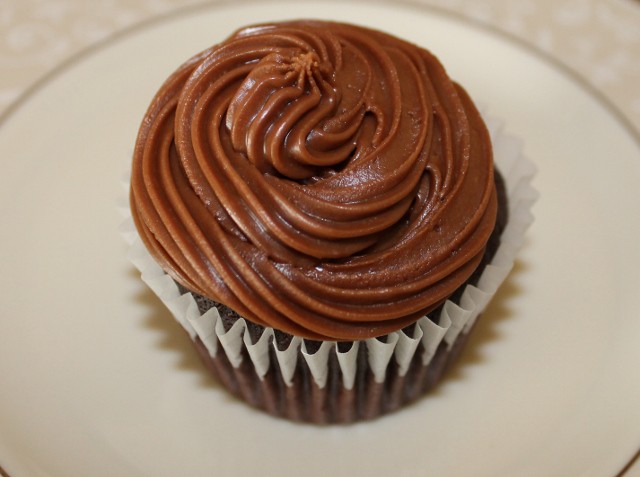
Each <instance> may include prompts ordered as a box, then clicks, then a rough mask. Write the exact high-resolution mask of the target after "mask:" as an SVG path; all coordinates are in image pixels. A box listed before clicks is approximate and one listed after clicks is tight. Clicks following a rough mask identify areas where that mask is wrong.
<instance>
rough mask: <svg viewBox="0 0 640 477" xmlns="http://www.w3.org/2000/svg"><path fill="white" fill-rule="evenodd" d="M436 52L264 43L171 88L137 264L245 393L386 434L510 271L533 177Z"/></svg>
mask: <svg viewBox="0 0 640 477" xmlns="http://www.w3.org/2000/svg"><path fill="white" fill-rule="evenodd" d="M495 136H496V137H495V138H494V148H495V149H496V156H498V152H499V151H498V145H499V149H500V152H501V155H502V156H503V161H504V165H503V166H504V169H503V168H502V165H501V167H499V168H496V167H494V154H493V150H494V148H492V142H491V138H490V134H489V131H488V129H487V126H486V125H485V122H484V121H483V119H482V117H481V115H480V113H479V112H478V110H477V109H476V107H475V105H474V103H473V102H472V100H471V99H470V98H469V96H468V95H467V93H466V92H465V90H464V89H463V88H462V87H461V86H459V85H458V84H456V83H454V82H453V81H452V80H451V79H450V78H449V77H448V75H447V74H446V72H445V70H444V68H443V67H442V65H441V64H440V63H439V61H438V60H437V58H436V57H435V56H434V55H433V54H431V53H430V52H428V51H427V50H425V49H423V48H420V47H418V46H416V45H413V44H411V43H408V42H406V41H403V40H401V39H398V38H395V37H393V36H390V35H388V34H385V33H382V32H379V31H374V30H371V29H366V28H363V27H359V26H354V25H348V24H341V23H333V22H324V21H290V22H283V23H273V24H265V25H258V26H250V27H247V28H244V29H241V30H239V31H237V32H236V33H235V34H233V35H232V36H231V37H229V38H228V39H227V40H225V41H223V42H222V43H219V44H217V45H215V46H213V47H211V48H209V49H207V50H206V51H204V52H202V53H200V54H198V55H196V56H194V57H193V58H191V59H190V60H188V61H187V62H186V63H184V64H183V65H182V66H181V67H179V68H178V70H177V71H176V72H175V73H173V74H172V75H171V76H170V77H169V78H168V79H167V80H166V82H165V83H164V84H163V85H162V87H161V88H160V90H159V91H158V92H157V94H156V96H155V97H154V99H153V101H152V102H151V105H150V107H149V109H148V111H147V113H146V115H145V117H144V118H143V120H142V125H141V127H140V131H139V133H138V138H137V143H136V147H135V151H134V157H133V165H132V174H131V184H130V206H131V216H132V219H133V223H134V224H135V234H136V235H137V236H136V237H135V239H134V240H133V252H132V257H133V261H134V263H135V264H136V265H137V266H138V267H139V268H140V269H141V271H142V275H143V279H144V280H145V281H146V282H147V283H148V284H149V285H150V286H151V287H152V289H154V291H156V293H157V294H158V296H159V297H160V298H161V300H162V301H163V302H164V303H165V304H166V305H167V306H168V307H169V309H170V310H171V311H172V313H173V315H174V316H175V318H176V319H177V320H178V321H179V322H180V323H181V324H182V325H183V327H184V328H185V330H186V331H187V332H188V333H189V335H190V337H191V338H192V340H193V342H194V345H195V346H196V348H197V350H198V352H199V354H200V356H201V357H202V359H203V362H204V364H205V365H206V366H207V367H208V368H209V369H210V370H211V372H212V373H213V374H214V375H215V376H216V377H217V378H218V380H219V381H220V382H221V383H223V384H224V385H225V386H226V387H227V388H228V389H229V391H230V392H232V393H233V394H235V395H237V396H238V397H240V398H241V399H243V400H245V401H246V402H247V403H249V404H250V405H252V406H254V407H257V408H259V409H263V410H265V411H267V412H269V413H270V414H273V415H275V416H280V417H285V418H288V419H292V420H297V421H307V422H315V423H335V422H353V421H358V420H364V419H372V418H375V417H377V416H380V415H382V414H385V413H388V412H390V411H393V410H396V409H398V408H400V407H402V406H404V405H406V404H407V403H409V402H412V401H414V400H415V399H417V398H419V397H420V396H422V395H423V394H425V393H426V391H428V390H429V389H430V388H432V387H433V386H434V385H435V384H436V383H437V382H438V380H439V379H440V377H441V376H442V374H443V372H444V370H445V369H446V368H447V366H448V365H449V364H450V363H451V362H452V361H453V360H454V359H455V357H456V355H457V354H458V353H459V351H460V349H461V347H462V345H463V344H464V342H465V340H466V338H467V336H468V334H469V331H470V330H471V328H472V326H473V324H474V322H475V320H476V318H477V316H478V315H479V314H480V312H481V311H482V310H483V309H484V307H485V306H486V304H487V302H488V301H489V300H490V298H491V296H492V295H493V294H494V292H495V291H496V289H497V287H498V286H499V284H500V283H501V282H502V280H503V279H504V278H505V277H506V275H507V273H508V271H509V270H510V268H511V266H512V264H513V259H514V256H515V252H516V250H517V248H518V246H519V245H520V243H521V237H522V234H523V233H524V230H525V229H526V227H527V225H528V224H529V223H530V221H531V218H530V215H529V214H528V207H529V206H530V205H531V202H532V200H533V198H534V195H533V193H532V192H531V189H530V187H529V186H528V180H527V179H528V178H529V177H530V176H531V174H532V172H533V171H532V169H531V167H530V165H529V164H528V163H527V162H524V161H523V160H522V158H521V157H520V155H519V153H518V148H517V144H516V143H515V142H514V140H512V139H510V138H507V137H505V136H502V135H499V134H495Z"/></svg>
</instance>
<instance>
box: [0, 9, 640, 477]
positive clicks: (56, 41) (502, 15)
mask: <svg viewBox="0 0 640 477" xmlns="http://www.w3.org/2000/svg"><path fill="white" fill-rule="evenodd" d="M390 1H391V0H390ZM403 1H414V2H420V1H421V2H423V3H426V4H429V5H433V6H435V7H437V8H439V9H442V10H447V11H451V12H454V13H455V14H456V15H461V16H463V17H466V18H470V19H472V20H473V21H475V22H479V23H482V24H485V25H487V26H489V27H492V28H495V29H497V30H500V31H502V32H505V33H507V34H509V35H511V36H514V37H516V38H518V39H520V40H521V41H524V42H525V43H528V44H529V45H531V46H533V47H535V48H537V49H539V50H541V51H542V52H544V53H546V54H547V55H548V56H550V57H552V58H554V59H555V60H556V61H558V62H560V63H562V64H563V65H565V66H566V67H568V68H569V69H570V70H572V71H573V72H574V73H575V74H576V75H577V76H578V77H579V78H580V79H581V80H582V81H583V82H585V83H587V84H588V85H589V86H590V87H591V89H592V90H595V91H596V92H597V93H598V94H600V95H601V96H602V97H603V98H604V99H605V100H606V101H608V102H609V103H610V105H612V106H613V107H614V109H616V110H617V111H618V113H619V114H620V116H621V117H622V118H623V120H624V121H626V122H627V123H628V125H629V126H630V127H631V128H633V129H635V130H636V131H637V132H638V133H639V134H640V1H638V0H516V1H514V0H403ZM197 3H202V2H201V1H199V0H94V1H91V2H87V1H85V0H0V115H2V113H3V112H4V111H5V110H6V109H7V108H8V107H9V105H10V104H11V103H12V102H13V101H14V100H16V98H18V97H19V96H20V95H21V94H22V93H23V92H24V91H25V90H26V89H28V88H29V87H30V86H31V85H33V84H34V83H36V82H37V80H38V79H39V78H41V77H43V76H44V75H46V73H47V72H48V71H51V70H52V69H53V68H55V67H56V66H57V65H59V64H60V63H61V62H63V61H64V60H65V59H67V58H70V57H72V56H74V55H75V54H76V53H78V52H79V51H81V50H83V49H84V48H86V47H88V46H90V45H92V44H95V43H97V42H99V41H101V40H103V39H105V38H107V37H109V36H110V35H112V34H113V33H114V32H117V31H119V30H122V29H124V28H127V27H129V26H132V25H135V24H136V23H139V22H141V21H143V20H145V19H148V18H151V17H153V16H155V15H159V14H163V13H169V12H172V11H175V10H178V9H180V8H184V7H186V6H189V5H194V4H197ZM638 460H640V459H636V463H635V465H634V466H633V468H631V469H630V470H628V471H627V472H626V473H625V476H636V477H638V476H640V462H638ZM0 464H1V463H0ZM0 475H2V469H1V468H0Z"/></svg>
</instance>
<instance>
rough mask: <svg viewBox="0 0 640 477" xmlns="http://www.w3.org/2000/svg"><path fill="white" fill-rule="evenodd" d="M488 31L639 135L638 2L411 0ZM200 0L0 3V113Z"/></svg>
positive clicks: (12, 0) (27, 0)
mask: <svg viewBox="0 0 640 477" xmlns="http://www.w3.org/2000/svg"><path fill="white" fill-rule="evenodd" d="M414 1H422V2H424V3H427V4H431V5H434V6H437V7H438V8H441V9H444V10H449V11H453V12H455V13H456V14H459V15H462V16H464V17H468V18H471V19H473V20H475V21H478V22H481V23H483V24H486V25H489V26H491V27H494V28H496V29H498V30H501V31H503V32H507V33H508V34H510V35H514V36H516V37H518V38H519V39H521V40H523V41H525V42H526V43H529V44H531V45H533V46H535V47H537V48H539V49H540V50H542V51H543V52H545V53H547V54H549V55H550V56H552V57H553V58H555V59H557V60H559V61H560V62H562V63H563V64H565V65H566V66H568V67H569V68H570V69H572V70H573V71H574V72H576V73H577V74H578V75H579V76H580V77H581V78H583V79H584V81H586V82H588V83H589V84H590V85H591V86H593V87H594V88H595V89H597V90H598V91H600V92H601V93H602V94H603V95H604V96H605V97H606V98H607V99H608V100H609V101H610V102H611V103H613V105H615V106H616V108H617V109H619V111H620V112H621V113H622V114H623V115H624V117H625V118H626V119H627V120H628V121H629V122H630V123H632V124H633V126H634V127H635V129H636V130H639V131H640V86H639V85H640V2H639V1H638V0H542V1H540V0H516V1H513V0H414ZM196 3H202V2H201V0H95V1H91V2H86V1H83V0H2V1H0V112H1V111H2V110H3V109H4V108H6V107H7V106H8V105H9V104H10V103H11V102H12V101H13V100H15V98H17V97H18V96H19V95H20V94H21V93H22V91H24V90H25V88H27V87H28V86H29V85H30V84H32V83H33V82H34V81H36V80H37V79H38V78H39V77H41V76H42V75H43V74H45V73H46V72H47V71H49V70H51V69H52V68H54V67H55V66H56V65H58V64H59V63H60V62H62V61H63V60H64V59H65V58H69V57H71V56H73V55H74V54H76V53H77V52H78V51H80V50H82V49H83V48H86V47H87V46H88V45H91V44H93V43H96V42H98V41H100V40H102V39H104V38H106V37H108V36H109V35H111V34H112V33H113V32H116V31H118V30H121V29H123V28H126V27H128V26H130V25H134V24H136V23H138V22H140V21H142V20H144V19H147V18H150V17H152V16H154V15H158V14H161V13H167V12H171V11H174V10H177V9H180V8H184V7H185V6H188V5H193V4H196Z"/></svg>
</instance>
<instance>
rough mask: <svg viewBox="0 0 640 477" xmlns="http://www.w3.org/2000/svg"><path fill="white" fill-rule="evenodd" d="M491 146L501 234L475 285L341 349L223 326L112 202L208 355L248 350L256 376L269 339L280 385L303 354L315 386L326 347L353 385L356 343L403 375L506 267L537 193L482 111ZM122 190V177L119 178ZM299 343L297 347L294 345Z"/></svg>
mask: <svg viewBox="0 0 640 477" xmlns="http://www.w3.org/2000/svg"><path fill="white" fill-rule="evenodd" d="M487 126H488V128H489V131H490V134H491V137H492V140H493V149H494V158H495V163H496V167H497V168H498V170H499V171H500V173H501V174H502V176H503V178H504V179H505V185H506V188H507V196H508V206H509V220H508V223H507V226H506V228H505V230H504V231H503V234H502V237H501V243H500V246H499V248H498V250H497V252H496V254H495V256H494V258H493V260H492V261H491V263H490V264H488V265H487V266H486V268H485V270H484V272H483V273H482V275H481V277H480V279H479V281H478V283H477V285H476V286H473V285H468V286H467V287H466V288H465V290H464V292H463V294H462V296H461V298H460V300H459V303H458V304H456V303H453V302H452V301H447V302H446V303H445V305H444V307H443V308H442V312H441V313H440V316H439V317H434V318H429V317H426V316H425V317H423V318H421V319H420V320H418V322H417V326H415V327H414V330H413V334H412V335H411V336H409V335H407V334H405V332H403V331H397V332H393V333H390V334H389V335H387V338H386V340H385V341H384V342H383V341H380V340H378V339H375V338H372V339H367V340H362V341H356V342H354V343H353V346H351V348H350V349H349V350H348V351H344V352H343V351H341V350H340V349H339V348H338V346H337V343H336V342H332V341H325V342H323V343H322V344H321V346H320V348H319V349H317V350H315V352H313V353H311V352H309V350H308V349H307V347H306V344H305V341H304V340H303V339H301V338H299V337H294V338H293V339H292V340H291V342H290V344H289V346H288V347H287V348H286V349H284V350H280V349H278V346H277V345H276V340H275V337H274V330H273V329H271V328H266V329H265V331H264V332H263V333H262V335H261V336H260V338H259V339H258V341H257V342H256V343H252V342H251V337H250V334H249V332H248V331H247V324H246V321H245V320H244V319H238V320H237V321H236V322H235V323H234V324H233V326H232V327H231V328H230V329H229V330H225V328H224V326H223V323H222V319H221V318H220V314H219V312H218V310H217V309H216V308H215V307H214V308H211V309H210V310H208V311H207V312H206V313H204V314H201V313H200V312H199V310H198V305H197V303H196V301H195V299H194V298H193V296H192V295H191V294H190V293H184V294H182V293H180V291H179V289H178V286H177V285H176V283H175V282H174V281H173V279H172V278H171V277H169V275H167V274H166V273H165V272H164V271H163V270H162V269H161V268H160V266H159V265H158V264H157V263H156V262H155V261H154V259H153V258H152V257H151V255H150V254H149V252H148V251H147V249H146V247H145V246H144V244H143V242H142V240H141V239H140V237H139V236H138V234H137V231H136V228H135V226H134V224H133V219H132V217H131V212H130V209H129V202H128V200H127V199H126V198H125V199H123V200H122V201H121V204H120V208H121V211H122V213H123V215H124V216H125V221H124V223H123V224H122V228H121V233H122V235H123V237H124V238H125V240H127V241H128V242H129V244H130V246H131V248H130V252H129V258H130V260H131V261H132V262H133V264H134V265H135V266H136V268H138V270H139V271H140V272H141V274H142V280H143V281H144V282H145V283H146V284H147V285H148V286H149V288H151V289H152V290H153V292H154V293H155V294H156V295H157V296H158V297H159V298H160V300H161V301H162V302H163V303H164V304H165V305H166V306H167V308H168V309H169V310H170V311H171V313H172V314H173V316H174V317H175V319H176V320H177V321H178V323H180V325H182V327H183V328H184V329H185V330H186V332H187V333H188V334H189V336H190V337H191V339H192V340H196V338H199V339H200V340H201V341H202V343H203V344H204V346H205V347H206V349H207V351H208V352H209V354H210V355H211V356H212V357H215V356H216V355H217V354H218V353H220V352H222V350H224V353H225V354H226V356H227V358H228V360H229V362H230V363H231V365H232V366H233V367H234V368H239V367H240V365H241V364H242V360H243V359H245V358H244V356H245V353H244V351H245V350H246V355H248V356H249V359H250V360H251V362H252V364H253V367H254V369H255V371H256V374H257V375H258V376H259V377H260V379H264V377H265V376H266V374H267V372H268V371H269V369H270V368H271V367H272V363H271V362H270V350H269V348H270V347H272V348H273V350H274V352H275V353H274V354H275V357H276V359H277V361H278V366H277V368H278V369H279V372H280V373H281V374H282V379H283V381H284V383H285V384H286V385H287V386H291V385H292V384H293V378H294V373H295V370H296V366H297V363H298V359H303V360H305V361H306V363H307V365H308V367H309V370H310V372H311V375H312V377H313V380H314V381H315V383H316V384H317V385H318V387H319V388H321V389H322V388H324V387H325V385H326V383H327V376H328V371H329V360H330V355H331V354H332V353H335V355H336V357H337V361H338V364H339V367H340V371H341V375H342V384H343V385H344V387H345V388H346V389H352V388H353V386H354V381H355V376H356V371H357V365H358V361H357V356H358V350H359V348H360V347H361V346H365V347H366V352H367V353H366V354H367V361H368V365H369V367H370V370H371V372H372V373H373V376H374V380H375V381H376V382H378V383H382V382H383V381H384V380H385V376H386V371H387V367H388V365H389V363H390V362H391V360H395V362H396V363H397V366H398V373H399V374H400V375H401V376H404V375H405V374H406V373H407V371H408V369H409V366H410V364H411V362H412V360H413V358H414V355H415V353H416V352H417V350H418V348H419V345H420V344H422V364H423V365H425V366H426V365H428V364H429V363H430V361H431V359H432V358H433V357H434V355H435V353H436V350H437V349H438V347H439V346H440V344H441V343H442V342H444V343H445V344H446V346H447V347H449V348H450V347H451V346H452V345H453V343H454V342H455V340H456V338H457V337H458V335H459V334H460V333H467V332H468V331H469V330H470V328H471V327H472V326H473V324H474V322H475V320H476V318H477V317H478V315H479V314H480V313H481V312H482V311H483V310H484V309H485V307H486V306H487V303H488V302H489V301H490V300H491V298H492V297H493V295H494V294H495V292H496V291H497V289H498V288H499V286H500V285H501V284H502V282H503V281H504V280H505V278H506V277H507V275H508V274H509V272H510V271H511V269H512V267H513V263H514V260H515V256H516V253H517V252H518V250H519V249H520V247H521V246H522V244H523V242H524V234H525V232H526V230H527V228H528V227H529V226H530V225H531V223H532V222H533V215H532V214H531V211H530V210H531V206H532V205H533V203H534V202H535V201H536V199H537V197H538V194H537V192H536V191H535V189H533V187H532V186H531V179H532V178H533V176H534V175H535V172H536V169H535V166H534V165H533V163H532V162H531V161H529V160H528V159H526V158H525V157H524V156H523V155H522V150H521V149H522V148H521V142H520V141H519V140H517V139H515V138H514V137H512V136H509V135H506V134H504V133H503V132H502V125H501V123H500V122H498V121H496V120H493V119H491V118H489V119H487ZM124 186H125V189H126V191H127V193H128V190H129V184H128V179H127V180H125V181H124ZM298 351H300V352H298Z"/></svg>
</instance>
